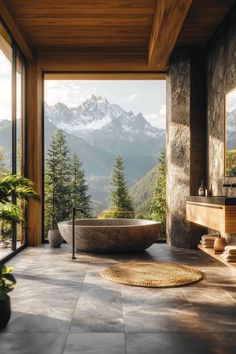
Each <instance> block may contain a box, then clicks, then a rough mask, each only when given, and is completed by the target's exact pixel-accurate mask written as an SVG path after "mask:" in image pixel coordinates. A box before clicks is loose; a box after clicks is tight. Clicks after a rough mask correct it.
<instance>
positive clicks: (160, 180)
mask: <svg viewBox="0 0 236 354" xmlns="http://www.w3.org/2000/svg"><path fill="white" fill-rule="evenodd" d="M150 212H151V215H152V218H153V219H154V220H157V221H161V223H162V224H161V232H160V237H161V238H162V239H165V238H166V153H165V151H164V152H162V153H161V156H160V158H159V165H158V177H157V180H156V186H155V191H154V193H153V198H152V201H151V206H150Z"/></svg>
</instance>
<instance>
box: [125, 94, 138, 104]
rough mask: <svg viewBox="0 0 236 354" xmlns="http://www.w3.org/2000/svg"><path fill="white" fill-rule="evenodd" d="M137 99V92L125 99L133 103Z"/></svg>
mask: <svg viewBox="0 0 236 354" xmlns="http://www.w3.org/2000/svg"><path fill="white" fill-rule="evenodd" d="M138 97H139V92H136V93H133V94H132V95H130V96H128V97H127V101H128V102H134V101H136V99H137V98H138Z"/></svg>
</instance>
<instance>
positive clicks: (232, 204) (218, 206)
mask: <svg viewBox="0 0 236 354" xmlns="http://www.w3.org/2000/svg"><path fill="white" fill-rule="evenodd" d="M186 219H187V221H190V222H193V223H195V224H199V225H202V226H205V227H208V228H210V229H213V230H217V231H219V232H221V233H236V198H235V197H223V196H216V197H212V196H209V197H200V196H190V197H187V199H186Z"/></svg>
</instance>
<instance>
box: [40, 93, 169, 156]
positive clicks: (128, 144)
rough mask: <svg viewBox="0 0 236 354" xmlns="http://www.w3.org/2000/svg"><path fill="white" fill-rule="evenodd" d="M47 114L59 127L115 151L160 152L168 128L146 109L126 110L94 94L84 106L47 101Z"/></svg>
mask: <svg viewBox="0 0 236 354" xmlns="http://www.w3.org/2000/svg"><path fill="white" fill-rule="evenodd" d="M45 117H46V118H47V119H48V120H49V121H50V122H51V123H52V124H54V125H55V126H56V127H57V128H61V129H63V130H64V131H66V132H67V133H69V134H71V135H74V136H76V137H79V138H82V139H84V140H85V141H87V142H88V143H89V144H90V145H92V146H94V147H96V148H100V149H103V150H106V151H108V152H110V153H113V154H122V155H124V154H125V155H131V156H132V155H141V156H143V155H145V156H146V155H150V153H151V156H157V154H158V153H159V152H160V150H161V149H162V148H163V146H164V142H165V131H164V130H163V129H158V128H156V127H153V126H152V125H151V124H149V123H148V121H147V120H146V119H145V118H144V117H143V115H142V113H138V114H134V113H133V112H132V111H129V112H126V111H125V110H124V109H122V108H121V107H120V106H119V105H117V104H114V103H110V102H109V101H108V100H107V99H105V98H103V97H100V96H94V95H92V96H91V97H90V98H89V99H87V100H86V101H84V102H83V103H82V104H81V105H80V106H78V107H73V108H69V107H67V106H66V105H65V104H63V103H57V104H55V105H54V106H51V107H49V106H48V105H47V104H46V105H45Z"/></svg>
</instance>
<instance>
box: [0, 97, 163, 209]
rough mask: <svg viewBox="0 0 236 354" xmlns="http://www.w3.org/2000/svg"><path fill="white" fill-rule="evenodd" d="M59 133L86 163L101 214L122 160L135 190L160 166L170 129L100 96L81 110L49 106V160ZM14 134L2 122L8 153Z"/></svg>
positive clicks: (46, 131)
mask: <svg viewBox="0 0 236 354" xmlns="http://www.w3.org/2000/svg"><path fill="white" fill-rule="evenodd" d="M0 118H1V117H0ZM56 129H62V130H63V131H64V134H65V137H66V141H67V144H68V147H69V148H70V150H71V152H72V153H76V154H77V155H78V157H79V158H80V160H81V161H82V162H83V168H84V170H85V174H86V178H87V180H88V184H89V193H90V194H91V196H92V200H93V207H94V209H95V213H97V212H99V211H101V210H103V209H104V208H106V207H107V203H108V201H107V195H108V188H109V179H110V175H111V172H112V165H113V162H114V159H115V158H116V157H117V156H118V155H121V156H122V157H123V159H124V167H125V175H126V180H127V183H128V186H129V187H131V186H132V185H134V184H135V183H136V182H137V181H138V180H139V179H140V178H142V177H143V176H144V175H145V174H146V173H147V172H148V171H149V170H151V169H152V168H153V167H154V166H156V164H157V159H158V157H159V154H160V152H161V151H162V150H163V149H164V146H165V137H166V133H165V130H164V129H158V128H156V127H154V126H152V125H151V124H150V123H149V122H148V121H147V120H146V119H145V118H144V116H143V114H142V113H138V114H135V113H133V112H132V111H129V112H127V111H125V110H124V109H123V108H121V107H120V106H119V105H117V104H113V103H110V102H109V101H108V100H107V99H105V98H103V97H100V96H94V95H92V96H91V97H90V98H89V99H87V100H86V101H84V102H83V103H82V104H81V105H79V106H78V107H68V106H67V105H65V104H64V103H60V102H59V103H57V104H55V105H53V106H49V105H48V104H47V103H45V109H44V146H45V148H44V150H45V158H46V157H47V150H48V148H49V146H50V142H51V139H52V136H53V134H54V132H55V131H56ZM10 131H11V123H10V122H9V121H6V120H5V121H2V122H0V142H1V143H0V145H3V147H4V149H5V151H6V152H7V151H8V150H9V148H10V147H9V144H8V141H7V139H6V137H7V136H10Z"/></svg>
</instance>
